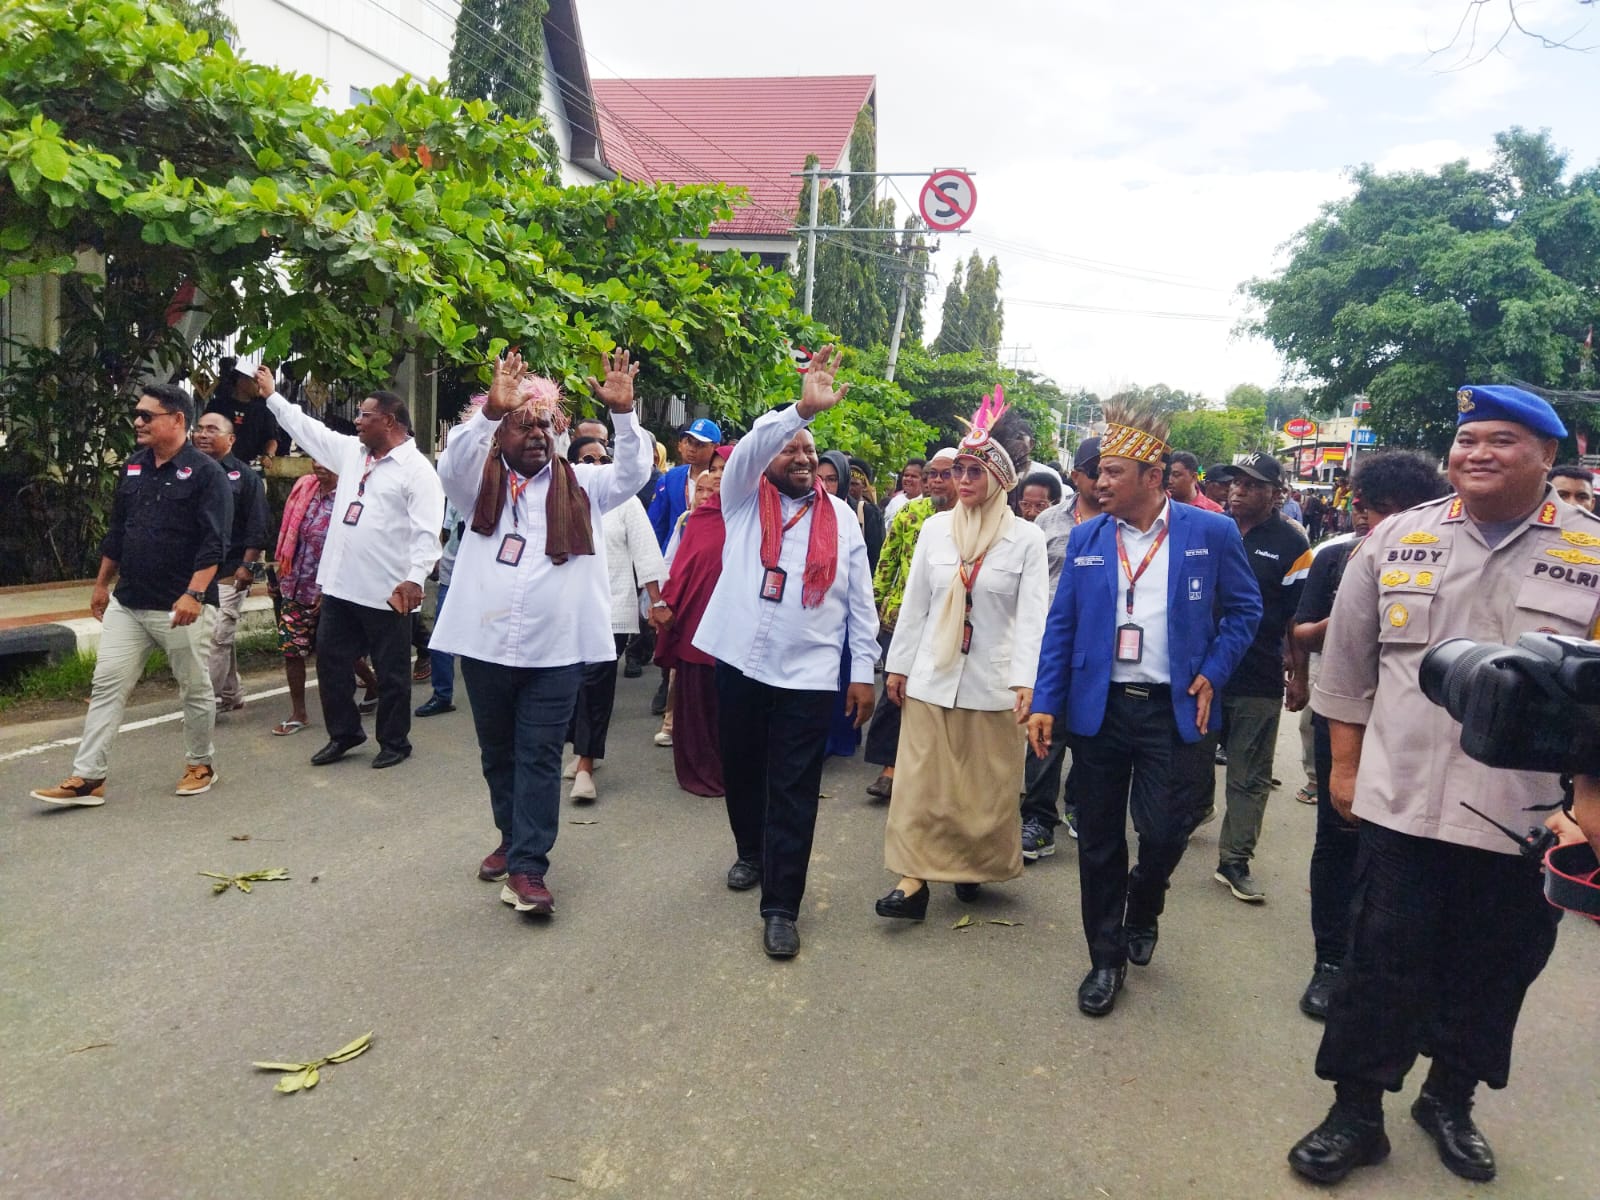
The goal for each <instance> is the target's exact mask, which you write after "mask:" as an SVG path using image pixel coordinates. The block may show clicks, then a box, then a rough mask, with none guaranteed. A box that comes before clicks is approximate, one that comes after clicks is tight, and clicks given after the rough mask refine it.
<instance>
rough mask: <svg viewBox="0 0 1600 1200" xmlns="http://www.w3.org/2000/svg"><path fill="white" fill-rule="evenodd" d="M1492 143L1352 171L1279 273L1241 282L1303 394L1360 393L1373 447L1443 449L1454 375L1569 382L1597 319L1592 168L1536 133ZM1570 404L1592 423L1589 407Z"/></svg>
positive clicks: (1598, 223)
mask: <svg viewBox="0 0 1600 1200" xmlns="http://www.w3.org/2000/svg"><path fill="white" fill-rule="evenodd" d="M1495 147H1496V153H1495V157H1494V161H1493V163H1492V164H1491V165H1490V166H1489V167H1487V168H1485V169H1482V170H1479V169H1476V168H1473V167H1472V166H1470V165H1469V164H1468V163H1466V162H1456V163H1451V164H1449V165H1447V166H1445V167H1442V168H1440V169H1439V170H1437V171H1433V172H1420V171H1412V172H1400V173H1393V174H1382V173H1379V172H1377V171H1374V170H1373V169H1372V168H1371V167H1361V168H1359V169H1357V170H1356V171H1355V172H1354V173H1353V178H1354V181H1355V185H1356V188H1355V193H1354V194H1353V195H1352V196H1350V197H1348V198H1347V199H1344V200H1340V201H1337V202H1335V203H1332V204H1329V205H1327V206H1325V207H1324V209H1323V211H1322V214H1321V216H1319V217H1318V218H1317V219H1316V220H1315V221H1313V222H1312V223H1311V224H1309V225H1307V226H1306V227H1305V228H1304V229H1302V230H1301V231H1300V232H1299V233H1298V234H1297V235H1296V236H1295V238H1294V239H1293V241H1292V242H1291V244H1290V248H1291V255H1290V259H1289V263H1288V265H1287V266H1286V267H1285V268H1284V270H1283V271H1282V272H1281V273H1280V274H1278V275H1276V276H1274V277H1272V278H1268V279H1256V280H1253V281H1251V283H1250V284H1248V285H1247V290H1248V292H1249V294H1250V295H1251V296H1252V297H1253V298H1254V300H1255V301H1256V303H1257V305H1258V306H1259V308H1258V316H1257V317H1256V319H1255V320H1254V321H1253V323H1252V324H1251V325H1250V326H1249V328H1250V329H1251V331H1252V332H1255V333H1257V334H1259V335H1260V336H1262V337H1264V338H1266V339H1267V341H1269V342H1271V343H1272V344H1273V345H1274V346H1275V347H1277V349H1278V351H1279V352H1280V353H1281V354H1282V355H1283V356H1284V358H1285V359H1286V360H1287V361H1288V362H1289V364H1290V365H1291V367H1292V368H1294V369H1295V370H1296V371H1298V372H1299V373H1300V375H1301V376H1302V377H1303V379H1304V381H1305V382H1306V384H1307V385H1308V387H1309V393H1310V397H1311V398H1312V400H1313V401H1316V402H1319V403H1323V404H1326V403H1329V402H1334V401H1337V400H1338V399H1339V398H1342V397H1345V396H1349V395H1352V394H1355V393H1364V394H1365V395H1366V396H1367V397H1368V399H1370V400H1371V401H1372V413H1371V422H1372V424H1373V426H1374V427H1375V428H1376V429H1377V430H1378V433H1379V436H1380V437H1381V438H1382V439H1383V440H1384V441H1385V442H1386V443H1389V444H1400V445H1413V446H1418V447H1422V448H1426V449H1429V450H1432V451H1434V452H1440V451H1442V450H1443V449H1444V447H1445V446H1447V445H1448V443H1449V441H1450V437H1451V434H1452V430H1453V428H1454V423H1455V415H1456V407H1455V398H1454V397H1455V390H1456V387H1457V386H1458V385H1459V384H1461V383H1463V382H1504V381H1506V380H1509V379H1523V380H1527V381H1529V382H1531V383H1534V384H1538V385H1546V386H1550V387H1565V386H1574V385H1577V384H1578V383H1579V379H1580V374H1579V373H1580V369H1581V344H1582V342H1583V339H1584V336H1585V334H1586V332H1587V330H1588V329H1589V327H1590V326H1592V325H1594V324H1597V323H1600V168H1596V169H1591V170H1589V171H1586V172H1583V173H1581V174H1577V175H1574V176H1570V177H1569V172H1568V169H1567V167H1568V164H1567V159H1566V156H1565V155H1564V154H1563V153H1562V152H1560V151H1559V150H1557V149H1556V147H1555V146H1554V144H1553V143H1552V142H1551V140H1550V135H1549V133H1548V132H1547V131H1545V132H1540V133H1529V132H1527V131H1526V130H1523V129H1518V128H1513V129H1511V130H1508V131H1507V132H1505V133H1502V134H1499V135H1498V136H1497V137H1496V138H1495ZM1567 415H1568V416H1570V417H1572V418H1574V421H1575V422H1576V423H1577V424H1581V425H1588V426H1589V427H1590V428H1593V427H1594V424H1595V420H1596V414H1595V413H1594V411H1593V407H1592V406H1588V407H1583V406H1573V407H1572V408H1570V409H1568V410H1567ZM1572 423H1574V422H1572V421H1569V424H1572Z"/></svg>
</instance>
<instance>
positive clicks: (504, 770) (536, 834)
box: [461, 657, 583, 875]
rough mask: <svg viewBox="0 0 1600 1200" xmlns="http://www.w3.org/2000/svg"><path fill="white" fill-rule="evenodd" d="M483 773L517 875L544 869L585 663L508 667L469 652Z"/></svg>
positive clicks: (467, 679) (464, 668) (466, 674)
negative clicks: (563, 757)
mask: <svg viewBox="0 0 1600 1200" xmlns="http://www.w3.org/2000/svg"><path fill="white" fill-rule="evenodd" d="M461 678H462V681H463V682H464V683H465V684H466V685H467V697H468V698H469V699H470V700H471V701H472V724H473V726H474V727H475V728H476V730H477V734H478V751H479V755H480V757H481V759H482V762H483V778H484V781H485V782H487V783H488V785H489V805H490V807H491V808H492V809H493V810H494V823H495V828H497V829H499V830H500V840H501V842H503V843H504V844H505V845H506V847H507V854H506V862H507V869H508V870H509V871H510V872H511V874H513V875H543V874H545V872H547V871H548V870H549V869H550V849H551V847H552V846H554V845H555V844H556V832H557V830H558V829H559V828H560V821H561V747H562V746H563V745H564V744H565V742H566V738H567V723H568V722H569V721H571V720H572V709H573V705H575V704H576V703H577V700H578V684H579V683H580V682H582V680H583V666H582V664H580V663H574V664H573V665H571V666H568V667H505V666H501V665H500V664H499V663H490V662H482V661H480V660H479V659H476V658H466V657H463V658H462V660H461Z"/></svg>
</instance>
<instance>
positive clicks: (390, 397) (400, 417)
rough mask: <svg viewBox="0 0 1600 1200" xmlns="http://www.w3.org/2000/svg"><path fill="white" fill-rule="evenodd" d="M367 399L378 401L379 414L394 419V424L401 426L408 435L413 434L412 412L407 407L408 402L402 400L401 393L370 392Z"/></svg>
mask: <svg viewBox="0 0 1600 1200" xmlns="http://www.w3.org/2000/svg"><path fill="white" fill-rule="evenodd" d="M367 399H368V400H376V401H377V402H378V411H379V412H381V413H387V414H388V415H389V416H391V417H393V418H394V423H395V424H396V425H398V426H400V428H401V429H404V430H405V431H406V432H407V433H411V432H412V429H411V410H410V409H409V408H407V407H406V402H405V401H404V400H402V399H400V393H399V392H389V391H378V392H368V393H367Z"/></svg>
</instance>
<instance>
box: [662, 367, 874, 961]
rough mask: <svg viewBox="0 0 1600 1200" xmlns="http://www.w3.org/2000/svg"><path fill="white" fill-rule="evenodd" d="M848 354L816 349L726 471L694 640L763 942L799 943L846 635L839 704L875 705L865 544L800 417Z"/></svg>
mask: <svg viewBox="0 0 1600 1200" xmlns="http://www.w3.org/2000/svg"><path fill="white" fill-rule="evenodd" d="M843 357H844V353H843V351H841V350H837V349H835V348H833V347H831V346H825V347H824V348H823V349H822V350H821V351H820V352H819V353H818V354H817V356H816V357H815V358H813V359H812V360H811V365H810V367H809V369H808V370H807V372H806V375H805V383H804V385H803V386H802V389H801V393H800V402H799V403H798V404H795V405H792V406H788V407H784V408H781V409H777V410H775V411H773V412H769V413H767V414H766V415H765V416H764V417H762V418H761V419H760V420H758V421H757V422H756V423H755V425H754V426H752V427H751V430H750V433H749V435H748V436H746V437H745V438H743V439H742V440H741V441H740V442H739V444H738V445H737V446H735V447H734V450H733V454H732V455H731V456H730V457H729V459H728V465H727V467H726V468H725V469H724V470H723V473H722V517H723V521H724V523H725V524H726V526H727V541H726V543H725V548H724V550H723V556H722V577H721V579H719V580H718V581H717V588H716V591H715V592H714V593H713V594H712V597H711V603H710V604H709V605H708V606H707V608H706V613H705V616H704V617H703V618H702V620H701V622H700V628H699V630H698V631H697V632H696V633H695V637H694V644H695V646H696V647H697V648H699V649H700V650H703V651H704V652H705V653H707V654H709V655H711V656H712V657H713V658H715V659H716V660H717V698H718V702H719V703H720V705H721V716H720V723H721V731H720V732H721V741H722V762H723V782H724V784H725V786H726V789H727V804H728V823H729V824H730V825H731V826H732V827H733V838H734V844H735V846H736V848H737V851H738V860H737V861H736V862H735V863H734V864H733V867H732V868H731V869H730V870H729V871H728V886H729V887H730V888H733V889H734V890H736V891H743V890H745V889H747V888H752V887H755V886H756V884H758V883H759V884H760V885H761V916H762V918H763V919H764V921H765V923H766V929H765V933H764V936H763V945H764V947H765V949H766V952H767V953H768V954H769V955H771V956H772V957H773V958H792V957H793V956H794V955H795V954H797V953H799V951H800V935H799V934H798V933H797V932H796V931H795V919H796V917H798V916H799V913H800V900H801V897H802V896H803V895H804V894H805V887H806V868H807V866H808V864H809V863H810V860H811V838H812V834H813V833H814V831H815V829H816V823H817V790H818V788H819V787H820V786H821V783H822V758H823V752H824V749H825V747H826V745H827V739H828V726H829V723H830V722H831V720H832V715H833V702H834V696H835V694H836V692H837V691H838V681H839V658H840V655H841V654H842V653H843V649H844V645H845V642H846V639H847V638H848V641H849V645H850V685H849V689H848V691H847V693H846V702H845V710H846V712H847V713H849V714H851V715H853V717H854V718H855V723H856V727H857V728H860V727H861V726H862V725H864V724H865V723H866V721H867V719H868V718H869V717H871V716H872V708H873V687H872V678H873V666H874V664H875V661H876V659H877V657H878V642H877V638H878V613H877V609H876V607H875V606H874V605H873V601H872V569H871V567H870V566H869V565H868V562H867V543H866V541H865V539H864V538H863V536H862V533H861V525H860V522H859V521H857V520H856V516H855V513H853V512H852V511H851V510H850V508H849V506H848V505H846V504H845V502H844V501H843V500H840V499H838V498H837V497H835V496H831V495H829V494H828V493H827V492H826V491H824V490H823V488H822V487H821V486H820V485H818V483H817V476H816V470H817V447H816V443H815V442H813V441H812V439H811V430H810V429H809V428H807V426H809V425H810V424H811V421H812V419H813V418H814V417H816V416H817V415H818V414H819V413H822V412H825V411H826V410H827V409H830V408H832V407H833V406H834V405H835V404H837V403H838V402H839V401H840V400H842V399H843V398H844V394H845V392H846V391H848V390H849V386H850V385H849V384H845V385H844V386H842V387H840V388H837V389H835V388H834V386H833V380H834V375H835V374H836V372H837V371H838V370H839V364H840V361H841V360H842V359H843Z"/></svg>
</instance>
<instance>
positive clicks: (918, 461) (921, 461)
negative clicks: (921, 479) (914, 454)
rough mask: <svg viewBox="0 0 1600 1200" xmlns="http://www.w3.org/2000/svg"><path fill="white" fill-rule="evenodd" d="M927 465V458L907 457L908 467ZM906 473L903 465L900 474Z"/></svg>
mask: <svg viewBox="0 0 1600 1200" xmlns="http://www.w3.org/2000/svg"><path fill="white" fill-rule="evenodd" d="M927 465H928V460H927V459H925V458H908V459H906V467H925V466H927ZM905 473H906V471H905V467H901V468H900V474H902V475H904V474H905Z"/></svg>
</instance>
